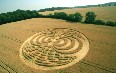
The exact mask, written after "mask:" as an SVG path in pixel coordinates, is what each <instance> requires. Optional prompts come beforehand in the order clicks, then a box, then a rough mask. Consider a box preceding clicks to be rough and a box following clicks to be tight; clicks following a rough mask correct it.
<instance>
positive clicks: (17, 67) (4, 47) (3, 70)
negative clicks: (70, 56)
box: [0, 7, 116, 73]
mask: <svg viewBox="0 0 116 73" xmlns="http://www.w3.org/2000/svg"><path fill="white" fill-rule="evenodd" d="M112 9H115V8H114V7H112ZM112 9H111V10H112ZM85 10H86V9H85ZM88 10H89V9H88ZM94 10H98V9H97V8H96V9H94ZM101 10H102V9H101ZM65 11H69V10H65ZM75 11H78V10H77V9H74V11H71V13H72V12H75ZM106 11H107V8H106ZM69 12H70V11H69ZM83 13H85V11H84V10H83ZM98 13H99V11H98ZM106 13H107V12H106ZM111 13H112V12H111ZM99 14H100V13H99ZM102 14H103V13H101V15H102ZM114 14H115V13H114ZM109 17H110V16H109ZM111 17H112V15H111ZM100 18H105V16H103V17H102V16H101V17H100ZM106 18H107V16H106ZM113 19H114V21H115V20H116V19H115V17H114V18H113ZM113 19H111V20H113ZM106 20H107V19H106ZM53 28H68V29H74V30H77V31H79V32H81V33H83V34H84V35H85V36H86V37H87V39H88V41H89V51H88V53H87V55H86V56H85V57H84V58H83V59H82V60H80V61H79V62H77V63H75V64H73V65H71V66H68V67H64V68H59V69H52V70H50V69H49V70H42V68H41V69H36V67H35V66H31V65H33V64H30V63H28V65H26V64H25V62H26V61H25V62H24V61H23V60H22V59H21V57H20V49H21V45H22V44H23V43H24V42H25V40H27V39H28V38H30V37H31V36H33V35H34V34H36V33H39V32H41V31H43V30H47V29H53ZM46 32H49V31H46ZM44 33H45V32H44ZM59 34H60V33H59ZM69 35H70V34H69ZM115 36H116V27H109V26H101V25H93V24H81V23H70V22H66V21H64V20H60V19H50V18H33V19H27V20H22V21H17V22H12V23H7V24H4V25H1V26H0V73H116V37H115ZM31 38H33V37H31ZM29 40H30V39H29ZM46 40H48V38H46V39H45V40H44V41H46ZM39 41H40V42H41V40H39ZM27 42H28V41H27ZM31 42H33V43H34V41H31ZM52 43H53V42H52ZM49 45H50V46H52V44H49ZM27 46H29V45H28V44H27ZM44 47H45V46H44ZM27 48H28V47H27ZM31 48H32V47H31ZM31 48H30V49H31ZM42 49H43V48H42ZM27 50H28V52H29V51H33V49H31V50H29V49H27ZM48 50H49V49H48ZM39 51H41V52H42V51H43V50H39ZM25 52H26V51H25ZM28 52H26V53H28ZM32 54H33V53H31V57H33V56H36V55H32ZM29 55H30V54H29ZM43 55H45V54H43ZM37 57H38V58H40V59H41V60H42V59H43V57H42V58H41V56H37ZM29 58H30V57H28V58H27V60H29ZM52 58H53V57H52ZM77 59H78V57H77ZM45 60H46V61H48V58H46V59H45ZM39 64H40V62H39ZM29 65H30V66H29ZM42 65H43V64H42ZM53 65H55V63H54V64H53ZM62 65H63V63H62ZM44 66H46V65H44ZM43 69H44V68H43Z"/></svg>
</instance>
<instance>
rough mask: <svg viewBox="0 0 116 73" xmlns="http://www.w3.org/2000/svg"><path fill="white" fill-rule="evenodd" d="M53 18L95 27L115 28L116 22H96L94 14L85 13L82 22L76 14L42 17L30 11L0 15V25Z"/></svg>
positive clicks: (62, 13)
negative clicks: (94, 25)
mask: <svg viewBox="0 0 116 73" xmlns="http://www.w3.org/2000/svg"><path fill="white" fill-rule="evenodd" d="M39 17H41V18H55V19H63V20H66V21H70V22H82V23H86V24H96V25H107V26H116V22H112V21H107V22H105V21H103V20H99V19H98V20H96V17H97V15H96V14H95V13H94V12H87V13H86V16H85V20H84V21H82V20H83V16H82V15H81V14H80V13H79V12H76V13H74V14H67V13H65V12H55V13H54V14H48V15H42V14H39V13H38V12H37V11H30V10H26V11H25V10H20V9H18V10H16V11H13V12H7V13H1V14H0V25H2V24H5V23H10V22H16V21H20V20H25V19H31V18H39Z"/></svg>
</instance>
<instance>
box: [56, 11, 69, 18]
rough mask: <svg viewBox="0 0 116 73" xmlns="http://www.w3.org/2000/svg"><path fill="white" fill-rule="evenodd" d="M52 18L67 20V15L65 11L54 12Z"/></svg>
mask: <svg viewBox="0 0 116 73" xmlns="http://www.w3.org/2000/svg"><path fill="white" fill-rule="evenodd" d="M54 18H57V19H64V20H67V18H68V15H67V14H66V13H65V12H55V13H54Z"/></svg>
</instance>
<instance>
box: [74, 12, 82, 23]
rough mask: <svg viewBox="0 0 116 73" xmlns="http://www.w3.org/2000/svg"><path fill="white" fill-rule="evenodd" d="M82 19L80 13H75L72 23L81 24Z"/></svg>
mask: <svg viewBox="0 0 116 73" xmlns="http://www.w3.org/2000/svg"><path fill="white" fill-rule="evenodd" d="M82 18H83V16H82V15H81V14H80V13H78V12H76V13H75V14H74V21H75V22H81V21H82Z"/></svg>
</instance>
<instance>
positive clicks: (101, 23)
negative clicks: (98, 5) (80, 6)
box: [94, 20, 106, 25]
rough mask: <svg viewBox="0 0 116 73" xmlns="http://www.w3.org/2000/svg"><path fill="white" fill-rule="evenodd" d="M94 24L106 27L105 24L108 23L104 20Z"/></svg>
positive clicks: (96, 21)
mask: <svg viewBox="0 0 116 73" xmlns="http://www.w3.org/2000/svg"><path fill="white" fill-rule="evenodd" d="M94 23H95V24H97V25H105V24H106V23H105V22H104V21H102V20H95V22H94Z"/></svg>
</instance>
